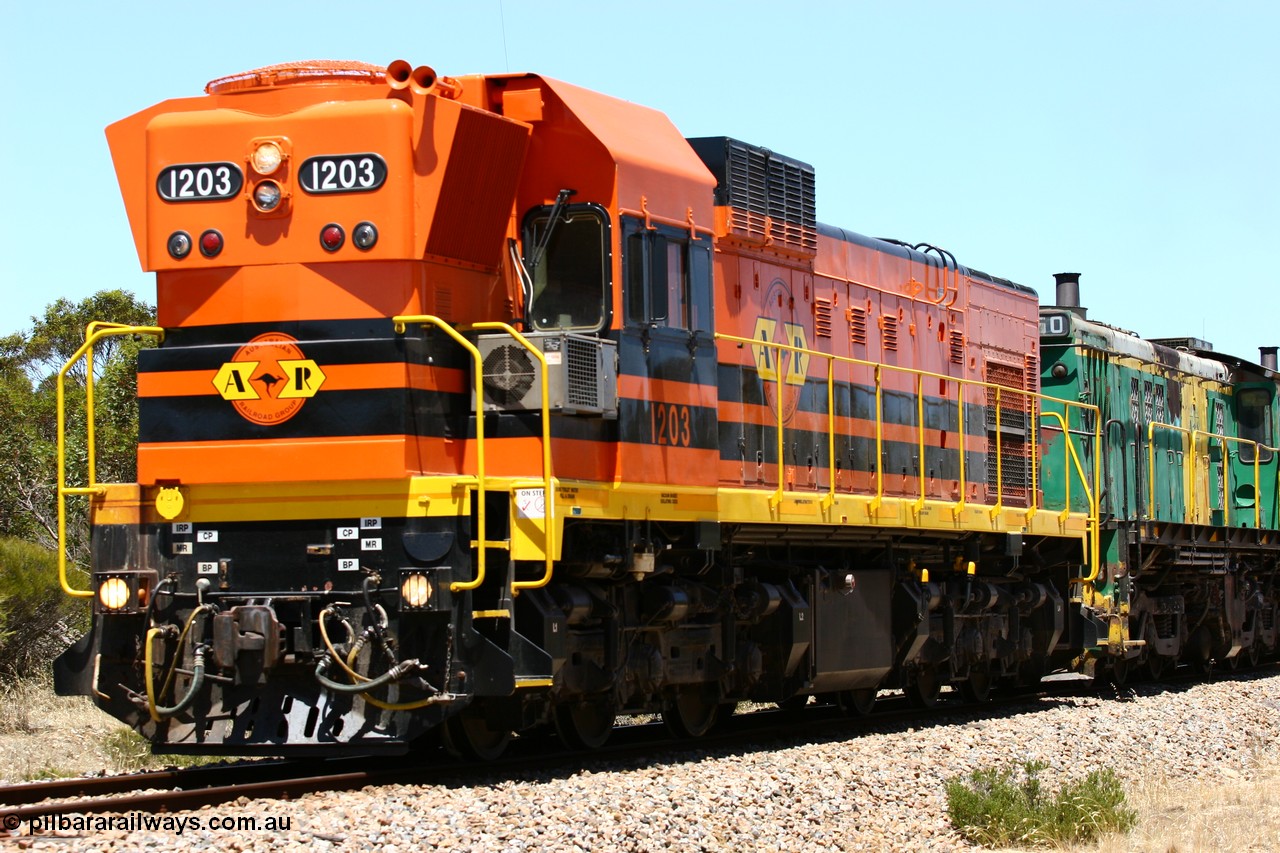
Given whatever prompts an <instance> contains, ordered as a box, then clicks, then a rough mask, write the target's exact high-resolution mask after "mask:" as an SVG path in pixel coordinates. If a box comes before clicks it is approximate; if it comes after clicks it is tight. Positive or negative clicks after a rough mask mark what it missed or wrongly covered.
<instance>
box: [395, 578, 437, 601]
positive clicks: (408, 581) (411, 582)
mask: <svg viewBox="0 0 1280 853" xmlns="http://www.w3.org/2000/svg"><path fill="white" fill-rule="evenodd" d="M429 601H431V581H430V580H428V579H427V576H426V575H422V574H417V573H414V574H411V575H406V576H405V578H404V581H403V582H402V583H401V584H400V602H401V604H403V605H404V606H406V607H412V608H414V609H417V608H421V607H426V606H427V602H429Z"/></svg>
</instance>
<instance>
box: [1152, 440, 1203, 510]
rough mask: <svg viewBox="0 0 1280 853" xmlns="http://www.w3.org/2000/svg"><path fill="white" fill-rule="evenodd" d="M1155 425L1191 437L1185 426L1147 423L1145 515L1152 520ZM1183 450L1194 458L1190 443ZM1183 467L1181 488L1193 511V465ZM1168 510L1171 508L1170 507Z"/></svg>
mask: <svg viewBox="0 0 1280 853" xmlns="http://www.w3.org/2000/svg"><path fill="white" fill-rule="evenodd" d="M1156 427H1160V428H1161V429H1167V430H1170V431H1172V432H1180V433H1182V434H1183V435H1185V436H1187V440H1190V439H1191V430H1189V429H1187V428H1186V427H1180V426H1175V425H1174V424H1166V423H1161V422H1160V421H1152V422H1150V423H1149V424H1147V495H1148V502H1147V517H1148V518H1149V519H1151V520H1152V521H1155V520H1156V517H1155V516H1156ZM1183 452H1184V453H1187V455H1188V456H1190V457H1191V458H1192V459H1194V458H1195V446H1194V445H1192V447H1191V448H1190V450H1189V451H1187V450H1184V451H1183ZM1183 468H1184V471H1183V478H1184V482H1183V484H1182V490H1183V492H1184V493H1185V494H1186V496H1187V500H1186V503H1187V506H1189V507H1191V508H1192V510H1193V511H1196V510H1198V508H1197V507H1196V478H1195V466H1194V464H1187V465H1184V466H1183ZM1170 510H1172V507H1170ZM1194 517H1199V512H1198V511H1196V515H1195V516H1194Z"/></svg>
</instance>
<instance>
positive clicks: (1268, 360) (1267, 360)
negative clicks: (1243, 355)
mask: <svg viewBox="0 0 1280 853" xmlns="http://www.w3.org/2000/svg"><path fill="white" fill-rule="evenodd" d="M1277 349H1280V347H1258V358H1259V359H1261V364H1262V366H1263V367H1265V368H1266V369H1267V370H1271V371H1276V370H1277V369H1278V368H1277V367H1276V350H1277Z"/></svg>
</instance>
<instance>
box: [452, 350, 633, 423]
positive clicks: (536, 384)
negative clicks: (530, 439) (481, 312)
mask: <svg viewBox="0 0 1280 853" xmlns="http://www.w3.org/2000/svg"><path fill="white" fill-rule="evenodd" d="M525 338H527V339H528V340H529V342H530V343H532V344H533V345H534V346H536V347H538V348H539V349H540V350H542V354H543V356H545V357H546V359H547V396H548V400H547V407H548V408H549V409H550V410H551V411H553V412H560V413H562V414H566V415H601V416H603V417H605V418H616V417H617V416H618V345H617V344H616V343H614V342H613V341H605V340H601V339H599V338H594V337H590V336H588V335H571V334H568V333H566V332H541V333H538V332H534V333H528V332H526V333H525ZM476 347H477V348H478V349H479V350H480V363H481V365H482V367H483V369H484V408H485V410H486V411H490V412H517V411H538V410H539V409H541V408H542V399H541V395H542V381H541V376H540V375H539V371H540V370H541V369H542V366H541V365H540V364H539V363H538V360H537V359H536V358H535V357H534V356H533V353H531V352H529V351H528V350H527V349H525V348H524V347H523V346H521V345H520V344H519V343H517V342H516V341H515V340H514V339H513V338H512V337H511V336H510V335H481V336H480V338H479V340H477V341H476Z"/></svg>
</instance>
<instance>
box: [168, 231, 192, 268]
mask: <svg viewBox="0 0 1280 853" xmlns="http://www.w3.org/2000/svg"><path fill="white" fill-rule="evenodd" d="M189 254H191V235H190V234H188V233H187V232H186V231H174V232H173V233H172V234H170V235H169V256H170V257H172V258H173V259H174V260H178V261H180V260H182V259H183V258H185V257H186V256H187V255H189Z"/></svg>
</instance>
